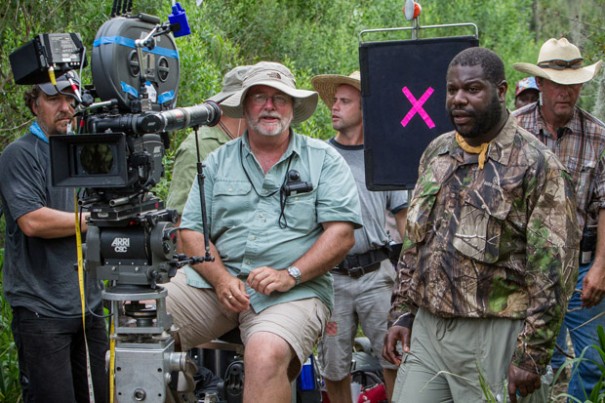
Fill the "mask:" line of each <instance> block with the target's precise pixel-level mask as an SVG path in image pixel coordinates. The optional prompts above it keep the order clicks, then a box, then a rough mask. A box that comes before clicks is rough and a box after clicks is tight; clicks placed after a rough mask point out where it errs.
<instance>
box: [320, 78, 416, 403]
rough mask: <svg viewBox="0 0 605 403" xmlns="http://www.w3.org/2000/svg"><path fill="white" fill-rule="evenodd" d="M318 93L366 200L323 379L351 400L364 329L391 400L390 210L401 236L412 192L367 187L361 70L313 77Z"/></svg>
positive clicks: (323, 347) (335, 395)
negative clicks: (357, 344)
mask: <svg viewBox="0 0 605 403" xmlns="http://www.w3.org/2000/svg"><path fill="white" fill-rule="evenodd" d="M311 83H312V84H313V88H314V89H315V90H316V91H317V92H318V93H319V96H320V97H321V99H322V100H323V101H324V103H325V104H326V106H327V107H328V108H329V109H330V111H331V113H332V127H333V128H334V130H336V136H334V137H333V138H331V139H330V140H329V141H328V143H329V144H331V145H332V146H333V147H334V148H335V149H336V150H338V152H339V153H340V154H341V155H342V156H343V157H344V159H345V160H346V161H347V163H348V164H349V167H350V168H351V171H352V172H353V176H354V177H355V182H356V184H357V191H358V192H359V198H360V200H361V206H362V209H361V213H362V214H361V215H362V218H363V228H359V229H357V230H355V246H353V249H351V251H350V252H349V254H348V255H347V256H346V258H345V259H344V260H343V261H342V262H340V263H339V264H338V265H337V266H336V267H335V268H334V269H333V270H332V274H333V276H334V311H333V312H332V317H331V318H330V321H329V322H328V324H327V326H326V331H325V332H324V337H323V339H322V341H321V344H320V350H319V354H320V359H321V360H322V364H323V365H322V369H323V377H324V380H325V382H326V386H327V389H328V395H329V397H330V402H332V403H349V402H350V401H351V386H350V385H351V377H350V375H349V373H350V370H351V358H352V351H353V339H354V338H355V335H356V333H357V328H358V326H359V325H360V324H361V327H362V329H363V332H364V335H365V336H367V337H368V338H369V339H370V342H371V343H372V351H373V352H374V353H375V354H376V355H377V357H379V358H380V359H381V365H382V367H383V373H384V378H385V386H386V390H387V395H388V396H389V398H390V395H391V392H392V390H393V383H394V382H395V377H396V376H397V372H396V367H395V366H394V365H393V364H391V363H389V362H388V361H386V360H384V359H382V357H381V355H380V352H381V351H382V345H383V341H384V334H385V332H386V331H387V317H388V313H389V308H390V306H391V302H390V301H391V293H392V291H393V285H394V282H395V271H394V270H393V265H392V264H391V261H390V260H389V247H388V245H389V242H390V237H389V234H388V233H387V232H386V230H385V227H386V215H385V209H388V210H390V211H391V212H392V213H393V214H395V219H396V221H397V228H398V230H399V232H400V235H402V234H403V229H404V227H405V213H406V207H407V192H405V191H385V192H370V191H368V189H367V187H366V186H365V165H364V152H363V122H362V111H361V82H360V75H359V71H355V72H353V73H351V74H350V75H349V76H344V75H338V74H323V75H318V76H315V77H313V79H312V80H311Z"/></svg>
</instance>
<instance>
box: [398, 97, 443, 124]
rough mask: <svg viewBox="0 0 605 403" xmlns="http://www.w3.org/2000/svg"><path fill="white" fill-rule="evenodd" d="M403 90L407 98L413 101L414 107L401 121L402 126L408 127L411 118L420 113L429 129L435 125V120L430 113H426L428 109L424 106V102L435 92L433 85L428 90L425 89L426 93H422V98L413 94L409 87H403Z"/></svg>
mask: <svg viewBox="0 0 605 403" xmlns="http://www.w3.org/2000/svg"><path fill="white" fill-rule="evenodd" d="M401 91H402V92H403V94H404V95H405V96H406V98H407V99H409V101H410V102H411V103H412V109H410V111H409V112H408V113H407V115H405V117H404V118H403V120H402V121H401V126H403V127H406V126H407V125H408V123H410V120H412V118H413V117H414V115H415V114H418V115H419V116H420V117H421V118H422V120H424V123H426V125H427V126H428V127H429V129H432V128H433V127H435V122H433V119H431V117H430V116H429V114H428V113H426V111H425V110H424V108H423V107H422V105H424V103H425V102H426V101H427V99H429V97H430V96H431V95H432V94H433V92H434V91H435V90H433V88H432V87H429V88H427V90H426V91H424V94H422V96H421V97H420V99H416V98H415V97H414V95H412V93H411V92H410V90H409V89H408V87H403V88H402V89H401Z"/></svg>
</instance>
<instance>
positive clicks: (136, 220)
mask: <svg viewBox="0 0 605 403" xmlns="http://www.w3.org/2000/svg"><path fill="white" fill-rule="evenodd" d="M173 11H174V7H173ZM182 14H184V13H180V12H179V16H178V17H179V18H178V19H177V20H178V21H179V23H178V24H174V23H171V24H168V23H165V24H160V20H159V19H158V18H157V17H154V16H149V15H143V14H141V15H138V16H134V17H131V16H117V17H114V18H112V19H110V20H109V21H107V22H105V23H104V24H103V25H102V26H101V28H100V29H99V30H98V32H97V36H96V38H95V41H94V45H93V52H92V57H91V69H92V76H93V82H94V86H92V87H90V88H87V90H86V91H83V96H82V98H81V100H82V105H80V106H78V116H79V118H80V121H81V122H80V123H81V125H80V130H85V132H87V133H90V134H80V133H78V135H67V136H51V137H50V153H51V165H52V166H51V173H52V183H53V185H54V186H66V187H83V188H85V190H86V191H85V195H84V196H83V197H81V198H80V202H79V204H80V206H81V207H83V208H85V209H87V210H88V211H90V217H89V220H88V230H87V237H86V244H85V257H86V262H85V268H86V271H87V273H88V275H90V276H94V277H95V278H96V279H98V280H103V281H105V283H106V287H105V290H104V292H103V299H105V300H106V301H108V302H109V304H110V306H111V312H112V316H111V323H112V329H113V331H112V333H111V335H110V338H111V344H112V346H115V349H113V348H112V349H111V351H110V353H111V354H110V357H109V358H108V361H109V362H110V364H113V363H114V361H115V375H114V376H115V379H114V377H111V378H110V382H111V383H112V385H114V382H115V387H116V388H115V389H116V390H115V394H114V396H115V397H117V399H118V401H119V402H143V401H144V402H194V401H196V400H195V397H194V396H193V386H194V385H193V374H194V372H195V371H194V370H195V365H194V364H193V361H191V360H189V359H188V358H187V354H186V353H180V352H175V340H174V338H173V337H172V335H171V333H170V330H171V326H172V320H171V317H170V315H169V314H168V313H167V311H166V296H167V291H166V290H165V289H164V288H162V287H161V284H164V283H167V282H168V281H170V278H171V277H173V276H174V275H175V273H176V270H177V269H178V268H179V267H181V266H184V265H185V264H188V263H198V262H202V261H206V260H212V256H210V255H209V253H207V254H206V256H204V257H199V258H198V257H191V258H187V257H185V256H179V255H176V254H175V245H176V232H175V231H176V228H175V227H174V223H175V222H176V212H175V211H172V210H166V209H165V208H164V204H163V202H162V201H161V200H160V199H158V198H157V197H155V196H154V195H153V194H152V193H151V189H152V188H153V186H155V185H156V184H157V183H158V182H159V180H160V178H161V176H162V175H163V173H164V167H163V164H162V158H163V156H164V151H165V149H166V148H167V147H168V144H169V140H168V132H169V131H173V130H177V129H183V128H187V127H197V126H201V125H208V126H214V125H215V124H217V123H218V121H219V120H220V116H221V110H220V108H219V107H218V105H216V104H215V103H213V102H206V103H203V104H200V105H196V106H192V107H185V108H175V104H176V95H177V87H178V81H179V64H178V58H179V56H178V51H177V49H176V45H175V42H174V37H173V35H172V32H175V35H177V34H176V33H177V31H182V29H183V28H184V25H185V24H186V20H183V19H182V17H183V15H182ZM171 17H172V16H171ZM171 22H172V18H171ZM57 49H60V51H58V50H57ZM66 55H67V56H66ZM84 55H85V52H84V49H83V45H82V42H81V40H80V36H79V35H78V34H43V35H39V36H38V37H36V38H35V39H34V40H33V41H31V42H30V43H28V44H26V45H24V46H22V47H21V48H19V49H17V50H16V51H15V52H13V54H11V66H12V67H13V71H21V70H23V69H22V68H21V67H22V66H27V71H25V72H22V74H21V76H15V77H16V78H17V79H18V80H17V83H18V84H38V83H44V82H48V81H49V73H50V72H53V71H58V72H66V71H68V70H72V69H77V68H79V67H83V66H84V65H85V64H86V60H85V58H84ZM51 81H52V80H51ZM96 98H99V99H100V102H97V103H93V101H94V100H95V99H96ZM203 225H204V227H206V222H205V220H204V222H203ZM148 303H150V304H149V305H148ZM110 367H111V368H113V365H110ZM175 372H178V373H181V374H184V375H185V376H184V379H185V386H184V387H181V385H179V382H178V381H177V379H175V378H174V377H173V374H174V373H175Z"/></svg>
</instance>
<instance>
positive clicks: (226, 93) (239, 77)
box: [208, 66, 252, 104]
mask: <svg viewBox="0 0 605 403" xmlns="http://www.w3.org/2000/svg"><path fill="white" fill-rule="evenodd" d="M251 67H252V66H237V67H234V68H232V69H231V70H229V71H228V72H227V73H225V76H224V77H223V88H222V89H221V92H219V93H218V94H215V95H213V96H211V97H210V98H208V101H214V102H216V103H217V104H220V103H221V102H223V101H224V100H225V99H227V98H229V97H230V96H231V95H233V94H235V93H236V92H237V91H239V90H241V89H242V81H243V79H244V77H245V76H246V73H247V72H248V71H249V70H250V68H251Z"/></svg>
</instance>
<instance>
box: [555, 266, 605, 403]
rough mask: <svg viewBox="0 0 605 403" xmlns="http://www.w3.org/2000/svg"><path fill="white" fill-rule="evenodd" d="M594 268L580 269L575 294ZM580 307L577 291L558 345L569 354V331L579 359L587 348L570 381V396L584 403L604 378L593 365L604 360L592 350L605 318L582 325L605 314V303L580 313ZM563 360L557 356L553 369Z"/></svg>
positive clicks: (568, 309)
mask: <svg viewBox="0 0 605 403" xmlns="http://www.w3.org/2000/svg"><path fill="white" fill-rule="evenodd" d="M591 265H592V263H591V264H587V265H581V266H580V269H579V275H578V282H577V285H576V290H581V289H582V281H584V277H586V273H588V270H589V269H590V267H591ZM581 306H582V300H581V294H580V292H579V291H575V292H574V293H573V295H572V296H571V299H570V300H569V305H568V307H567V313H566V314H565V319H564V320H563V326H561V332H560V333H559V336H558V337H557V344H559V345H560V346H561V347H563V349H564V350H566V348H565V347H564V346H566V341H565V331H566V330H569V335H570V338H571V342H572V345H573V349H574V353H575V356H576V357H580V355H581V354H582V352H583V351H584V349H585V348H587V347H588V349H587V350H586V352H585V353H584V359H583V360H581V361H580V362H579V364H578V363H576V364H574V367H573V370H572V375H571V380H570V382H569V387H568V390H567V391H568V393H569V394H570V395H571V396H573V397H575V398H577V399H579V400H580V401H584V400H585V399H586V396H588V395H589V394H590V393H591V391H592V390H593V389H594V387H595V384H596V383H597V381H598V380H599V377H600V375H601V371H600V370H599V369H598V367H597V364H595V363H593V362H592V361H596V362H598V363H601V362H602V360H601V357H600V356H599V354H598V352H597V350H596V349H594V348H593V347H592V346H593V345H595V344H597V345H598V343H599V341H598V338H597V327H598V326H599V325H601V326H603V328H605V316H601V317H600V318H598V319H596V320H594V321H592V322H590V323H588V324H587V325H584V326H581V325H582V324H583V323H585V322H587V321H589V320H590V319H592V318H593V317H595V316H596V315H598V314H600V313H602V312H605V299H603V300H602V301H601V302H600V303H599V304H598V305H597V306H594V307H592V308H589V309H579V308H580V307H581ZM579 326H581V327H579ZM578 327H579V328H578ZM564 360H565V357H564V356H562V355H561V354H556V353H555V355H554V356H553V360H552V361H551V365H552V366H553V368H558V367H560V366H561V365H562V364H563V362H564Z"/></svg>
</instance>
